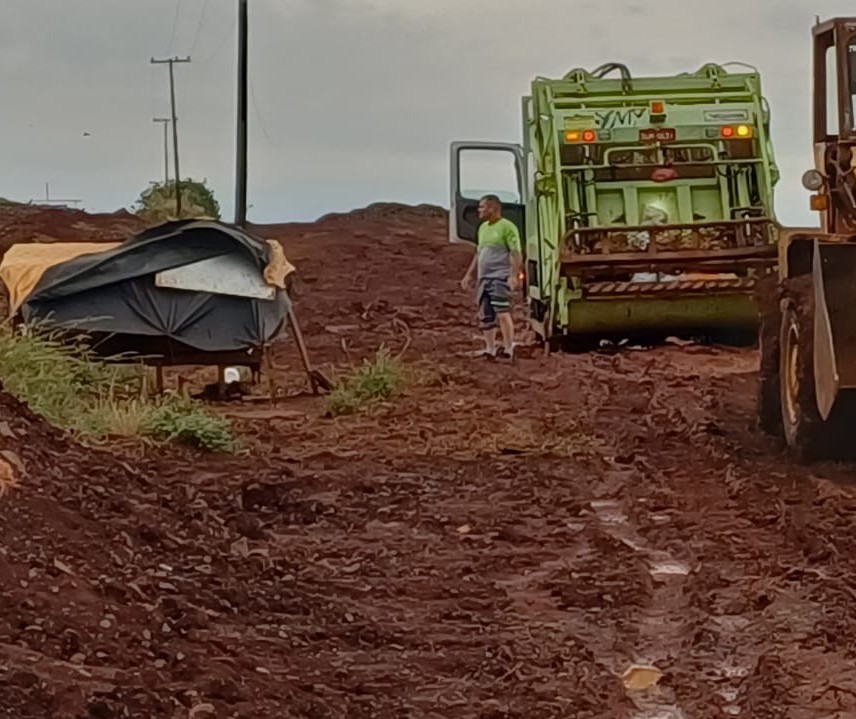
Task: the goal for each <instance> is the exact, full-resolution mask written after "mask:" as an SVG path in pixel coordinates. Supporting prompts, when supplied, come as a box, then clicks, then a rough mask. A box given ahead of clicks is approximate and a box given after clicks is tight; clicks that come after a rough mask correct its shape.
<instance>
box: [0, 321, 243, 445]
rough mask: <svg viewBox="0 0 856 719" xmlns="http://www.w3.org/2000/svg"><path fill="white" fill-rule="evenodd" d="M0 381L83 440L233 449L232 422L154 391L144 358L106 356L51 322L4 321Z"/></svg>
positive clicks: (31, 405) (40, 413) (34, 407)
mask: <svg viewBox="0 0 856 719" xmlns="http://www.w3.org/2000/svg"><path fill="white" fill-rule="evenodd" d="M117 359H118V358H117ZM0 380H2V382H3V386H4V388H5V389H6V390H7V391H8V392H10V393H11V394H13V395H14V396H15V397H17V398H18V399H19V400H21V401H22V402H25V403H26V404H27V405H28V406H29V407H30V409H31V410H33V412H35V413H37V414H39V415H41V416H42V417H44V418H45V419H46V420H47V421H48V422H50V423H51V424H53V425H56V426H58V427H61V428H63V429H66V430H68V431H70V432H71V433H73V434H74V435H76V436H78V437H80V438H82V439H87V440H93V441H103V440H106V439H109V438H111V437H117V436H122V437H152V438H154V439H158V440H165V441H177V442H182V443H186V444H190V445H193V446H196V447H200V448H203V449H208V450H213V451H231V450H232V449H234V448H236V444H235V441H234V439H233V437H232V432H231V427H230V425H229V423H228V421H227V420H225V419H220V418H217V417H213V416H211V415H210V414H208V412H207V411H206V410H205V408H204V407H203V406H202V404H200V403H198V402H194V401H191V400H187V399H185V398H183V397H178V396H166V397H157V398H152V397H149V396H148V393H147V383H146V369H145V367H143V366H142V365H141V364H118V363H117V362H115V361H114V362H110V361H107V360H105V359H102V358H101V357H99V356H98V355H97V354H96V353H95V352H94V351H93V350H92V349H91V348H90V347H89V346H88V345H87V344H86V343H85V341H83V340H78V339H75V338H72V337H70V336H69V335H68V334H67V333H62V332H60V331H57V330H53V329H51V328H50V326H49V325H47V324H38V325H30V326H28V327H26V328H22V329H14V328H12V327H11V326H10V325H8V324H4V325H0Z"/></svg>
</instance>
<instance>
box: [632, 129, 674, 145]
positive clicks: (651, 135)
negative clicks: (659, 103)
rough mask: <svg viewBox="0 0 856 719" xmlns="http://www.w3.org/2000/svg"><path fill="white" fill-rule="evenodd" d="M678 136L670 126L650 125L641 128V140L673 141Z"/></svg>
mask: <svg viewBox="0 0 856 719" xmlns="http://www.w3.org/2000/svg"><path fill="white" fill-rule="evenodd" d="M676 136H677V135H676V133H675V131H674V130H673V129H672V128H670V127H648V128H645V129H644V130H639V140H640V142H673V141H674V140H675V137H676Z"/></svg>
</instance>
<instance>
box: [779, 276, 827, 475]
mask: <svg viewBox="0 0 856 719" xmlns="http://www.w3.org/2000/svg"><path fill="white" fill-rule="evenodd" d="M783 305H784V307H783V310H782V313H781V323H780V332H779V379H780V381H779V386H780V397H781V399H780V404H781V417H782V430H783V434H784V437H785V441H786V443H787V445H788V447H790V448H791V449H792V450H793V451H794V452H795V453H796V455H797V457H798V458H799V459H801V460H803V461H811V460H813V459H819V458H820V457H822V456H824V455H825V454H826V453H827V451H828V449H829V443H828V442H827V441H826V440H827V437H826V436H825V434H826V433H825V431H824V430H826V429H828V428H827V427H825V426H824V425H825V423H824V422H823V420H822V419H821V418H820V413H819V412H818V409H817V399H816V396H815V388H814V359H813V351H814V293H813V288H812V284H811V275H802V276H800V277H795V278H793V279H789V280H786V282H785V287H784V298H783Z"/></svg>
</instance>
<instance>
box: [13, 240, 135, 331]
mask: <svg viewBox="0 0 856 719" xmlns="http://www.w3.org/2000/svg"><path fill="white" fill-rule="evenodd" d="M120 244H121V243H119V242H52V243H50V244H44V245H41V244H30V243H27V244H20V245H12V246H11V247H10V248H9V249H8V250H7V251H6V254H5V255H4V256H3V262H0V280H3V284H5V285H6V289H8V290H9V315H10V316H14V315H15V313H16V312H17V311H18V310H19V309H20V307H21V305H22V304H24V302H25V301H26V299H27V297H29V296H30V293H31V292H32V291H33V290H34V289H35V287H36V285H37V284H38V283H39V280H40V279H41V278H42V275H43V274H44V273H45V271H46V270H48V269H49V268H50V267H53V266H54V265H59V264H61V263H63V262H67V261H68V260H73V259H74V258H75V257H80V256H81V255H91V254H94V253H96V252H104V251H106V250H112V249H113V248H114V247H118V246H119V245H120Z"/></svg>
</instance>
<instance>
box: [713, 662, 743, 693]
mask: <svg viewBox="0 0 856 719" xmlns="http://www.w3.org/2000/svg"><path fill="white" fill-rule="evenodd" d="M718 669H719V671H720V672H722V676H724V677H727V678H728V679H742V678H743V677H746V676H749V667H746V666H738V665H736V664H731V665H728V664H720V665H719V667H718ZM723 691H728V690H725V689H724V690H723Z"/></svg>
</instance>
